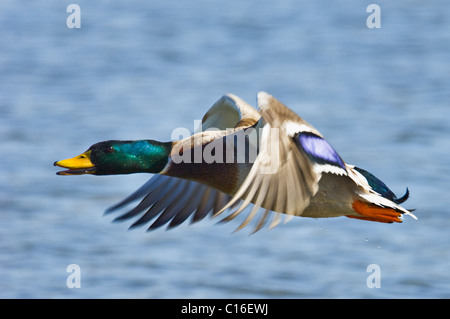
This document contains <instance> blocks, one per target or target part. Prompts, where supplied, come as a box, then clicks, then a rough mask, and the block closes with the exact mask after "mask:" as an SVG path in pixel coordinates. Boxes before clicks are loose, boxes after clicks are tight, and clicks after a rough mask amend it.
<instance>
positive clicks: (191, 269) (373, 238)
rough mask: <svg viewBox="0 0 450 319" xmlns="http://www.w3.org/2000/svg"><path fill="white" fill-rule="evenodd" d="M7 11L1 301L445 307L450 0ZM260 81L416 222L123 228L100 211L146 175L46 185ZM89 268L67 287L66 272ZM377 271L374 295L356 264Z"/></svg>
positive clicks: (55, 4)
mask: <svg viewBox="0 0 450 319" xmlns="http://www.w3.org/2000/svg"><path fill="white" fill-rule="evenodd" d="M70 3H71V2H64V1H63V2H61V1H56V0H51V1H45V2H44V1H17V0H14V1H13V0H3V1H1V2H0V30H1V31H0V139H1V142H0V297H1V298H449V297H450V275H449V271H448V270H449V266H450V258H449V243H450V240H449V239H450V237H449V231H448V229H449V228H450V218H449V214H448V209H449V195H448V192H449V189H450V183H449V177H448V176H449V174H450V167H449V164H448V163H449V158H450V143H449V142H450V125H449V117H450V106H449V102H450V90H449V85H450V81H449V78H450V76H449V75H450V15H449V14H448V13H449V12H450V2H448V1H427V2H422V1H387V0H386V1H384V0H383V1H381V0H380V1H377V2H376V4H378V5H379V6H380V8H381V28H374V29H370V28H368V27H367V25H366V19H367V17H368V16H369V14H370V13H367V12H366V8H367V6H368V5H369V4H370V3H372V2H370V1H343V0H342V1H332V2H330V1H297V0H295V1H294V0H292V1H290V0H280V1H276V2H275V1H256V0H249V1H237V0H229V1H210V0H208V1H206V0H200V1H162V0H151V1H115V2H110V1H85V0H78V1H77V2H76V4H78V5H79V6H80V8H81V28H79V29H75V28H74V29H70V28H68V27H67V25H66V19H67V17H68V16H69V14H70V13H68V12H66V8H67V6H68V5H69V4H70ZM260 90H265V91H267V92H269V93H271V94H273V95H274V96H276V97H277V98H279V99H280V100H281V101H282V102H284V103H285V104H286V105H288V106H290V107H291V108H292V109H294V110H295V111H296V112H297V113H298V114H299V115H301V116H303V117H304V118H305V119H306V120H307V121H308V122H310V123H312V124H313V125H314V126H315V127H316V128H317V129H319V130H320V131H321V132H322V133H323V134H324V135H325V136H326V137H327V139H328V140H329V141H330V143H331V144H332V145H333V146H334V147H335V148H336V149H337V150H338V152H339V153H340V155H341V156H342V157H343V158H344V160H345V161H347V162H349V163H353V164H358V166H360V167H362V168H365V169H367V170H369V171H371V172H372V173H374V174H375V175H377V176H378V177H379V178H380V179H382V180H383V181H385V182H386V183H387V184H388V185H389V186H390V187H391V189H392V190H393V191H394V192H396V193H397V194H398V195H402V194H403V192H404V191H405V189H406V187H409V189H410V191H411V198H410V200H408V202H406V205H405V206H406V207H407V208H416V209H417V211H416V215H417V216H418V218H419V220H418V221H415V220H412V219H410V218H406V219H405V221H404V222H403V223H402V224H395V225H394V224H392V225H386V224H379V223H370V222H363V221H357V220H352V219H348V218H344V217H343V218H336V219H320V220H315V219H307V218H295V219H293V220H291V221H290V222H289V223H287V224H285V225H281V226H279V227H277V228H275V229H273V230H270V231H269V230H262V231H260V232H258V233H256V234H255V235H249V234H250V230H243V231H241V232H239V233H236V234H232V231H233V230H234V229H235V227H236V226H237V223H233V222H231V223H228V224H225V225H216V222H215V221H214V220H210V219H206V220H204V221H202V222H201V223H198V224H195V225H192V226H188V225H182V226H180V227H179V228H176V229H174V230H171V231H165V230H164V229H161V230H158V231H155V232H150V233H148V232H145V229H144V228H142V229H136V230H133V231H128V230H127V227H128V225H129V224H126V223H122V224H121V223H111V220H112V219H113V217H114V216H103V211H104V210H105V209H106V208H107V207H109V206H110V205H112V204H114V203H115V202H117V201H118V200H120V199H122V198H123V197H125V196H127V195H128V194H129V193H131V192H133V191H134V190H135V189H137V188H138V187H139V186H140V185H141V184H143V183H144V182H145V181H146V180H147V179H148V178H149V176H146V175H128V176H126V175H122V176H107V177H98V176H86V175H85V176H74V177H63V176H56V175H55V172H56V171H57V170H58V169H56V168H55V167H53V162H54V161H56V160H60V159H64V158H68V157H72V156H74V155H77V154H79V153H81V152H83V151H85V150H86V149H87V148H88V147H89V146H90V145H91V144H93V143H95V142H98V141H102V140H108V139H145V138H150V139H156V140H162V141H167V140H170V136H171V132H172V130H173V129H174V128H177V127H186V128H188V129H190V130H193V129H194V120H198V119H201V117H202V116H203V114H204V112H206V110H207V109H208V108H209V107H210V106H211V105H212V104H213V103H214V102H215V101H216V100H217V99H218V98H219V97H220V96H222V95H223V94H225V93H229V92H231V93H234V94H237V95H238V96H240V97H241V98H243V99H244V100H247V101H248V102H249V103H251V104H253V105H254V104H255V99H256V93H257V92H258V91H260ZM70 264H77V265H79V267H80V270H81V288H73V289H69V288H68V287H67V285H66V279H67V277H68V276H69V275H70V273H68V272H67V266H68V265H70ZM371 264H376V265H379V267H380V270H381V277H380V278H381V287H380V288H369V287H368V286H367V283H366V282H367V278H368V277H369V275H371V273H370V272H367V267H368V266H369V265H371Z"/></svg>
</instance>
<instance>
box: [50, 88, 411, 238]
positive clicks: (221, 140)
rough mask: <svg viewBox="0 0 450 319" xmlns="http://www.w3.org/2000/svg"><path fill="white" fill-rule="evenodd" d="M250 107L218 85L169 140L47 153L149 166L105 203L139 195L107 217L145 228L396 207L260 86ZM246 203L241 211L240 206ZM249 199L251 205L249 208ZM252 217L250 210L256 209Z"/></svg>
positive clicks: (379, 212) (109, 167)
mask: <svg viewBox="0 0 450 319" xmlns="http://www.w3.org/2000/svg"><path fill="white" fill-rule="evenodd" d="M257 102H258V110H256V109H255V108H253V107H252V106H250V105H249V104H247V103H246V102H244V101H243V100H241V99H240V98H239V97H237V96H235V95H232V94H227V95H225V96H223V97H222V98H220V99H219V100H218V101H217V102H216V103H215V104H214V105H213V106H212V107H211V108H210V109H209V110H208V112H207V113H206V114H205V116H204V117H203V119H202V125H201V129H200V130H199V131H197V132H195V133H194V134H192V135H191V136H189V137H186V138H183V139H180V140H177V141H171V142H158V141H154V140H136V141H115V140H113V141H105V142H99V143H96V144H94V145H92V146H91V147H90V148H89V149H88V150H87V151H86V152H84V153H82V154H81V155H79V156H76V157H73V158H70V159H66V160H62V161H58V162H55V163H54V165H55V166H59V167H63V168H66V169H67V170H64V171H60V172H58V173H57V174H58V175H81V174H94V175H114V174H131V173H153V174H155V175H154V176H152V177H151V178H150V180H149V181H148V182H147V183H145V184H144V185H143V186H142V187H141V188H139V189H138V190H137V191H136V192H134V193H133V194H131V195H130V196H128V197H127V198H125V199H124V200H122V201H121V202H119V203H117V204H116V205H114V206H113V207H111V208H109V209H108V210H107V212H112V211H115V210H118V209H120V208H123V207H125V206H126V205H128V204H129V203H131V202H133V201H136V200H139V199H141V201H140V202H139V204H137V206H135V207H134V208H132V209H131V210H128V211H126V212H125V213H123V214H122V215H120V216H118V217H117V218H116V220H126V219H129V218H135V219H136V220H135V221H134V223H133V224H132V225H131V226H130V227H137V226H140V225H143V224H147V223H150V222H152V223H151V225H150V226H149V228H148V229H149V230H152V229H155V228H158V227H161V226H163V225H165V224H168V228H172V227H175V226H178V225H180V224H181V223H183V222H184V221H185V220H187V219H188V218H189V217H190V216H192V217H191V222H196V221H199V220H201V219H203V218H204V217H205V216H207V215H208V214H210V213H211V214H212V216H218V215H220V214H222V213H224V212H227V213H228V215H227V216H226V217H225V218H224V219H223V220H224V221H229V220H232V219H234V218H235V217H236V216H238V215H239V214H241V213H242V212H243V211H247V216H246V217H245V219H244V220H243V221H242V223H241V224H240V225H239V226H238V228H237V229H241V228H243V227H245V226H247V225H248V224H249V223H250V221H252V220H253V219H256V222H255V224H256V225H255V228H254V231H258V230H259V229H261V228H262V227H263V226H264V225H266V224H268V225H269V228H272V227H274V226H276V225H277V224H278V223H279V221H280V216H281V215H285V216H286V218H287V219H289V218H291V217H292V216H301V217H312V218H324V217H339V216H346V217H349V218H354V219H360V220H366V221H374V222H382V223H393V222H397V223H399V222H402V220H403V215H409V216H411V217H412V218H414V219H416V217H415V216H414V215H413V214H412V213H411V212H412V211H411V210H407V209H405V208H403V207H402V206H400V204H401V203H403V202H404V201H405V200H406V199H407V198H408V197H409V191H408V189H407V190H406V193H405V195H403V196H402V197H400V198H397V196H396V195H395V194H394V193H393V192H392V191H391V190H390V189H389V188H388V187H387V186H386V185H385V184H384V183H383V182H382V181H381V180H379V179H378V178H377V177H375V176H374V175H372V174H371V173H369V172H367V171H366V170H363V169H361V168H358V167H356V166H354V165H350V164H347V163H345V162H344V160H343V159H342V158H341V157H340V156H339V154H338V153H337V152H336V151H335V149H334V148H333V147H332V146H331V145H330V144H329V143H328V142H327V141H326V140H325V138H324V137H323V136H322V134H321V133H320V132H319V131H317V130H316V129H315V128H314V127H313V126H312V125H310V124H308V123H307V122H306V121H305V120H303V119H302V118H301V117H299V116H298V115H297V114H295V113H294V112H293V111H292V110H291V109H289V108H288V107H287V106H285V105H284V104H283V103H281V102H280V101H278V100H277V99H276V98H274V97H273V96H271V95H269V94H268V93H265V92H259V93H258V95H257ZM247 207H249V209H248V210H245V208H247ZM250 208H251V209H250ZM256 216H259V217H258V218H256Z"/></svg>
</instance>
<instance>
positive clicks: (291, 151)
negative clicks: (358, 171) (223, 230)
mask: <svg viewBox="0 0 450 319" xmlns="http://www.w3.org/2000/svg"><path fill="white" fill-rule="evenodd" d="M258 106H259V108H260V113H261V115H262V119H261V120H260V122H259V123H258V125H257V126H256V127H257V128H258V129H261V133H260V141H259V145H260V150H259V153H258V156H257V158H256V160H255V163H254V164H253V166H252V169H251V170H250V173H249V174H248V176H247V178H246V179H245V181H244V182H243V184H242V185H241V187H240V188H239V190H238V191H237V192H236V193H235V194H234V196H233V198H232V199H231V200H230V201H229V202H228V204H227V205H225V207H224V208H223V209H222V210H220V211H219V212H218V213H217V215H219V214H221V213H222V212H223V211H225V210H226V209H228V208H230V207H231V206H233V205H237V204H238V201H239V200H242V202H241V204H240V205H239V206H237V209H236V210H235V211H234V212H233V213H232V214H230V215H229V216H228V217H226V218H225V220H231V219H233V218H235V217H236V216H238V215H239V214H240V213H241V212H242V211H243V210H244V209H245V208H246V207H247V206H248V205H249V204H250V203H253V204H254V206H253V209H252V211H251V212H250V213H249V214H248V216H247V218H246V219H245V220H244V221H243V222H242V224H241V225H240V226H239V227H238V229H241V228H243V227H245V226H246V225H247V224H248V223H249V222H250V221H251V219H253V218H254V216H255V215H256V213H257V211H258V210H259V209H260V208H263V209H265V210H266V211H265V213H264V214H263V217H262V219H261V220H260V222H259V223H258V225H257V228H256V230H258V229H259V228H261V227H262V226H263V224H264V222H266V221H267V218H266V215H267V214H268V211H274V212H278V213H284V214H286V215H287V217H288V218H289V217H291V216H299V215H301V214H302V212H303V210H304V209H305V208H306V207H307V206H308V205H309V202H310V199H311V197H313V196H314V195H315V194H316V192H317V190H318V182H319V180H320V178H321V174H322V173H324V172H332V173H335V174H340V175H346V174H347V171H346V167H345V164H344V162H343V161H342V159H341V158H340V157H339V155H338V154H337V152H336V151H335V150H334V149H333V148H332V147H331V145H330V144H328V142H327V141H326V140H325V139H324V138H323V137H322V135H321V134H320V133H319V132H318V131H317V130H316V129H315V128H313V127H312V126H311V125H310V124H308V123H307V122H306V121H304V120H303V119H302V118H300V117H299V116H298V115H296V114H295V113H294V112H293V111H291V110H290V109H289V108H287V107H286V106H285V105H283V104H282V103H281V102H279V101H278V100H277V99H275V98H274V97H272V96H271V95H269V94H267V93H265V92H260V93H259V94H258ZM263 220H264V221H263ZM277 223H278V219H275V220H274V221H273V222H272V224H271V225H270V226H271V227H273V226H275V225H276V224H277Z"/></svg>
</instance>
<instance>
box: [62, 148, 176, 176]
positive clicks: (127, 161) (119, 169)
mask: <svg viewBox="0 0 450 319" xmlns="http://www.w3.org/2000/svg"><path fill="white" fill-rule="evenodd" d="M171 149H172V143H171V142H168V143H161V142H157V141H152V140H139V141H105V142H100V143H96V144H94V145H92V146H91V147H90V148H89V149H88V150H87V151H86V152H84V153H82V154H80V155H78V156H76V157H73V158H69V159H66V160H62V161H58V162H55V163H54V165H55V166H60V167H63V168H68V170H65V171H61V172H58V173H57V174H58V175H81V174H94V175H113V174H132V173H159V172H161V171H162V170H163V169H164V167H165V166H166V164H167V162H168V159H169V155H170V151H171Z"/></svg>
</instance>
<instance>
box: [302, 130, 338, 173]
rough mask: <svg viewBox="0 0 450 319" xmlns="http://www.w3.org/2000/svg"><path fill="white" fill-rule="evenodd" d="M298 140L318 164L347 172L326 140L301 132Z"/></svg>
mask: <svg viewBox="0 0 450 319" xmlns="http://www.w3.org/2000/svg"><path fill="white" fill-rule="evenodd" d="M297 140H298V142H299V143H300V146H301V147H302V148H303V150H304V151H305V152H306V154H308V156H310V158H312V159H313V160H314V161H316V162H317V163H319V164H330V165H334V166H338V167H340V168H342V169H344V170H345V165H344V161H343V160H342V158H341V157H340V156H339V154H338V153H337V152H336V151H335V149H334V148H333V147H332V146H331V145H330V144H329V143H328V142H327V141H326V140H325V139H323V138H321V137H320V136H317V135H316V134H313V133H311V132H301V133H298V134H297Z"/></svg>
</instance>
